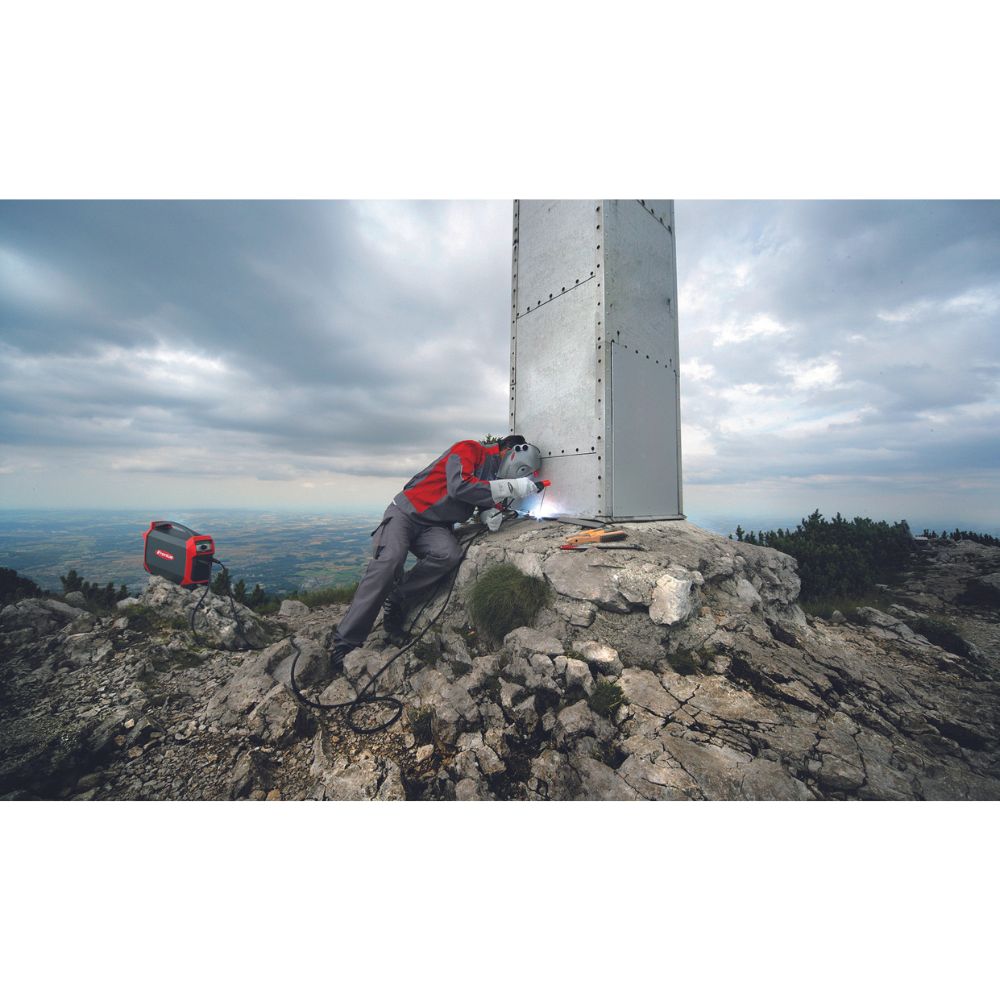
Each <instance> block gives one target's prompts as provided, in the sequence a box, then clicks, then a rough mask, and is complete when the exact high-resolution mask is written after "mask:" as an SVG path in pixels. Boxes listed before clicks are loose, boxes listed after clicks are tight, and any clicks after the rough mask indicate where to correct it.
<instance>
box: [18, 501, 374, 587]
mask: <svg viewBox="0 0 1000 1000" xmlns="http://www.w3.org/2000/svg"><path fill="white" fill-rule="evenodd" d="M380 510H381V508H379V509H378V510H376V509H374V508H372V509H371V510H363V509H359V510H352V511H347V512H337V513H329V514H327V513H313V512H302V511H257V510H190V511H176V512H174V511H165V512H164V511H156V512H144V511H135V510H120V511H108V510H99V511H94V510H91V511H84V510H72V511H26V510H20V511H3V512H2V514H0V566H7V567H9V568H11V569H14V570H17V572H18V573H21V574H22V575H23V576H26V577H28V578H29V579H32V580H34V581H35V582H36V583H37V584H39V586H41V587H44V588H46V589H49V590H55V591H58V590H61V584H60V582H59V578H60V577H61V576H64V575H65V574H66V572H67V571H68V570H70V569H75V570H76V571H77V572H78V573H79V574H80V575H81V576H83V577H84V578H86V579H87V580H91V581H94V582H98V583H107V582H108V581H111V580H113V581H114V582H115V583H116V584H119V585H120V584H125V585H126V586H127V587H128V588H129V591H130V592H133V593H134V592H135V591H137V590H138V589H139V588H141V587H142V586H143V585H144V583H145V581H146V579H147V577H148V574H147V573H146V572H145V570H144V569H143V565H142V536H143V533H144V532H145V531H146V529H147V528H148V527H149V522H150V521H151V520H154V519H156V520H174V521H178V522H180V523H181V524H185V525H187V526H188V527H190V528H193V529H195V530H196V531H199V532H203V533H204V534H207V535H211V536H212V538H213V539H214V540H215V547H216V555H217V557H218V559H220V560H221V561H222V562H223V563H224V564H225V565H226V566H227V567H228V569H229V572H230V574H231V576H232V578H233V579H234V580H239V579H241V578H242V579H244V580H246V582H247V586H248V588H251V589H252V588H253V586H254V584H257V583H259V584H260V585H261V587H263V588H264V589H265V590H266V591H267V592H268V593H270V594H277V593H289V592H291V591H293V590H312V589H316V588H319V587H331V586H339V585H342V584H347V583H353V582H354V581H355V580H357V578H358V577H359V576H360V575H361V572H362V571H363V569H364V567H365V565H366V564H367V560H368V557H369V545H370V537H369V536H370V533H371V531H372V530H373V529H374V528H375V527H376V525H377V524H378V520H379V513H380Z"/></svg>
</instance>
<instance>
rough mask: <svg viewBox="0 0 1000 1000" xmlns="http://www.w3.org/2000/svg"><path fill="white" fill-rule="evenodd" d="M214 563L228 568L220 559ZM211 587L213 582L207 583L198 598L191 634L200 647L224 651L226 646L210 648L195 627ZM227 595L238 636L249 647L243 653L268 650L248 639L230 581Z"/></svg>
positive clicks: (194, 608)
mask: <svg viewBox="0 0 1000 1000" xmlns="http://www.w3.org/2000/svg"><path fill="white" fill-rule="evenodd" d="M212 562H213V563H215V564H216V565H217V566H222V568H223V569H225V568H226V567H225V566H224V565H223V564H222V562H220V561H219V560H218V559H215V558H214V557H213V559H212ZM211 586H212V581H211V580H208V581H207V582H206V583H205V589H204V590H203V591H202V592H201V597H199V598H198V603H197V604H196V605H195V606H194V607H193V608H192V609H191V633H192V634H193V635H194V638H195V642H197V643H198V645H199V646H204V647H205V648H206V649H224V648H225V647H224V646H209V645H208V644H207V643H206V642H205V641H204V640H203V639H202V638H201V636H199V635H198V630H197V629H196V628H195V627H194V616H195V615H196V614H197V613H198V609H199V608H200V607H201V606H202V603H203V602H204V600H205V598H206V597H207V596H208V591H209V589H210V588H211ZM226 594H227V596H228V597H229V607H230V608H231V609H232V612H233V619H234V620H235V622H236V634H237V635H238V636H239V637H240V638H241V639H242V640H243V642H244V643H245V645H246V647H247V648H246V650H243V652H247V651H249V650H254V651H255V652H260V650H262V649H266V648H267V647H266V646H255V645H254V644H253V643H252V642H251V641H250V640H249V639H248V638H247V634H246V632H244V630H243V622H241V621H240V616H239V614H238V613H237V611H236V602H235V601H234V600H233V591H232V587H231V585H230V583H229V581H228V580H227V581H226Z"/></svg>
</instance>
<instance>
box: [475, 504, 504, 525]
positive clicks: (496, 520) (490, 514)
mask: <svg viewBox="0 0 1000 1000" xmlns="http://www.w3.org/2000/svg"><path fill="white" fill-rule="evenodd" d="M479 520H480V521H482V522H483V524H485V525H486V527H487V528H489V529H490V531H499V530H500V527H501V525H502V524H503V511H502V510H497V509H496V508H495V507H494V508H491V509H490V510H484V511H482V512H481V513H480V515H479Z"/></svg>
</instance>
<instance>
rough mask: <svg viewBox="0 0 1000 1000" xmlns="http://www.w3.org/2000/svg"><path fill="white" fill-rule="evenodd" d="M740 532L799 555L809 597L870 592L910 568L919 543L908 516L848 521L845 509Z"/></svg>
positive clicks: (753, 542) (754, 541) (739, 529)
mask: <svg viewBox="0 0 1000 1000" xmlns="http://www.w3.org/2000/svg"><path fill="white" fill-rule="evenodd" d="M736 537H737V539H738V540H740V541H746V542H749V543H750V544H751V545H766V546H768V547H770V548H772V549H778V551H780V552H786V553H787V554H788V555H790V556H793V557H794V558H795V559H796V561H797V562H798V564H799V579H800V580H801V581H802V593H801V599H802V601H804V602H805V601H815V600H818V599H821V598H829V597H850V596H854V595H857V594H863V593H866V592H867V591H870V590H871V589H872V588H873V587H874V585H875V583H877V582H879V581H885V580H888V579H890V578H891V577H892V575H893V574H895V573H898V572H900V571H901V570H902V569H904V568H905V567H906V565H907V564H908V562H909V560H910V556H911V555H912V554H913V552H914V551H915V547H916V543H915V542H914V541H913V536H912V535H911V534H910V526H909V525H908V524H907V523H906V521H899V522H897V523H896V524H892V525H890V524H888V523H887V522H885V521H873V520H871V518H867V517H856V518H854V519H853V520H851V521H848V520H847V519H846V518H844V517H841V515H840V514H837V515H836V517H834V519H833V520H832V521H827V520H826V518H825V517H823V515H822V514H820V512H819V511H818V510H815V511H813V512H812V514H810V515H809V517H807V518H803V519H802V523H801V524H800V525H799V526H798V527H797V528H796V529H795V530H794V531H785V530H784V529H783V528H779V529H778V530H777V531H761V532H759V533H757V532H753V531H751V532H749V533H745V532H744V531H743V529H742V527H737V529H736Z"/></svg>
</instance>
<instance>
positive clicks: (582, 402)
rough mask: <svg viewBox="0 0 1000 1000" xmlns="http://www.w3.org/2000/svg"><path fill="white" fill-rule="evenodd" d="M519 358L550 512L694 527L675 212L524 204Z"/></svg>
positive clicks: (524, 404)
mask: <svg viewBox="0 0 1000 1000" xmlns="http://www.w3.org/2000/svg"><path fill="white" fill-rule="evenodd" d="M510 359H511V360H510V428H511V431H513V432H516V433H518V434H523V435H524V436H525V437H526V438H527V439H528V440H529V441H531V442H532V443H534V444H536V445H538V447H539V448H541V451H542V456H543V462H542V475H543V477H544V478H546V479H551V480H552V486H551V487H549V489H548V490H547V491H546V495H545V505H544V508H543V511H542V512H543V513H559V514H567V515H572V516H577V517H592V518H596V519H599V520H600V519H603V520H614V521H622V520H661V519H665V518H681V517H683V516H684V513H683V499H682V492H681V434H680V391H679V385H680V377H679V374H680V372H679V368H680V366H679V362H678V354H677V263H676V256H675V244H674V203H673V202H672V201H648V200H647V201H515V202H514V246H513V295H512V308H511V349H510Z"/></svg>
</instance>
